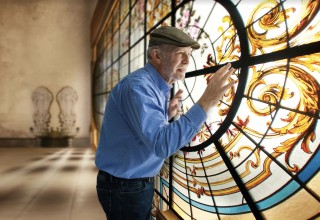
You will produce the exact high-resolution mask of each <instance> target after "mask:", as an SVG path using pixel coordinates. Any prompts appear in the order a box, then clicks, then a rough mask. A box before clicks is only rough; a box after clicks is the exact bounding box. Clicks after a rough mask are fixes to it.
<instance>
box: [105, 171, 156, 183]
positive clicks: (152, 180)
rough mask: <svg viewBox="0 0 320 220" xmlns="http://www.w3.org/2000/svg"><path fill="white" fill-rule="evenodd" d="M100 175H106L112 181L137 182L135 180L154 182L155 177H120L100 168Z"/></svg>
mask: <svg viewBox="0 0 320 220" xmlns="http://www.w3.org/2000/svg"><path fill="white" fill-rule="evenodd" d="M99 175H103V176H105V177H106V178H107V179H108V180H109V181H110V182H114V183H121V182H135V181H143V182H154V177H143V178H133V179H126V178H120V177H116V176H113V175H111V174H110V173H107V172H105V171H103V170H99Z"/></svg>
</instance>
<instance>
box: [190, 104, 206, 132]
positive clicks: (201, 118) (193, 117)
mask: <svg viewBox="0 0 320 220" xmlns="http://www.w3.org/2000/svg"><path fill="white" fill-rule="evenodd" d="M185 116H186V117H187V118H189V119H190V121H192V122H193V124H194V126H195V128H196V129H197V130H200V128H201V126H202V124H203V123H204V122H205V121H206V119H207V113H206V112H205V111H204V110H203V108H202V107H201V106H200V105H199V104H197V103H195V104H194V105H193V106H192V107H191V108H190V109H189V111H188V112H187V113H186V114H185Z"/></svg>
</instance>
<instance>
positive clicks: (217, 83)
mask: <svg viewBox="0 0 320 220" xmlns="http://www.w3.org/2000/svg"><path fill="white" fill-rule="evenodd" d="M230 67H231V64H230V63H228V64H226V65H225V66H223V67H221V68H220V69H219V70H218V71H217V72H215V73H214V74H213V76H212V77H211V78H210V79H209V82H208V86H207V88H206V90H205V91H204V93H203V94H202V96H201V97H200V99H199V100H198V102H197V103H198V104H199V105H200V106H201V107H202V108H203V110H204V111H205V112H206V113H208V112H209V110H210V109H211V108H212V107H214V106H216V105H217V104H218V102H219V100H220V99H221V98H222V96H223V94H224V93H225V92H226V91H227V90H228V89H229V88H231V87H232V86H233V85H234V84H235V83H236V82H237V81H236V80H232V81H231V82H230V83H228V84H227V83H226V82H227V80H228V78H229V77H230V76H231V74H232V73H233V72H234V68H232V67H231V68H230Z"/></svg>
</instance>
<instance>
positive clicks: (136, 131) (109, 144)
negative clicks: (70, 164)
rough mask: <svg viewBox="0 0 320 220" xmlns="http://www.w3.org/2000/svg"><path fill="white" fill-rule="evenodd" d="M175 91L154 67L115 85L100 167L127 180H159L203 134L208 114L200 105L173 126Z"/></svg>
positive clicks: (104, 125)
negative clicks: (166, 166) (168, 162)
mask: <svg viewBox="0 0 320 220" xmlns="http://www.w3.org/2000/svg"><path fill="white" fill-rule="evenodd" d="M171 88H172V87H171V86H169V85H168V84H167V83H166V81H165V80H164V79H163V78H162V77H161V76H160V74H159V73H158V72H157V71H156V70H155V69H154V67H153V66H152V65H151V64H150V63H147V64H146V66H145V67H144V68H141V69H139V70H137V71H135V72H133V73H131V74H129V75H127V76H126V77H125V78H123V79H122V80H121V81H120V82H119V83H118V84H117V85H116V86H115V87H114V89H113V90H112V91H111V92H110V94H109V97H108V100H107V103H106V108H105V113H104V119H103V122H102V127H101V133H100V140H99V144H98V149H97V152H96V166H97V168H98V169H100V170H103V171H106V172H108V173H110V174H111V175H114V176H116V177H121V178H127V179H131V178H141V177H154V176H156V175H157V174H158V172H159V171H160V169H161V167H162V165H163V162H164V160H165V159H166V158H167V157H169V156H171V155H172V154H174V153H175V152H177V151H178V150H179V149H180V148H181V147H183V146H185V145H187V144H188V142H189V141H190V140H191V139H192V138H193V137H194V136H195V135H196V134H197V133H198V132H199V130H200V128H201V125H202V124H203V123H204V121H205V120H206V117H207V116H206V113H205V111H204V110H203V109H202V108H201V107H200V106H199V105H198V104H195V105H194V106H192V108H191V109H190V110H189V111H188V112H187V113H186V114H185V115H183V116H181V117H180V118H179V119H178V120H176V121H174V122H172V123H169V122H168V106H167V105H168V101H169V100H168V99H169V94H170V90H171Z"/></svg>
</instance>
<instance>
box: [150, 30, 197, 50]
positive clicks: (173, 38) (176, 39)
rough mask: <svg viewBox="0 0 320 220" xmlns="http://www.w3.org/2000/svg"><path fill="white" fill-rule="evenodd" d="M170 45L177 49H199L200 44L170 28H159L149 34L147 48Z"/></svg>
mask: <svg viewBox="0 0 320 220" xmlns="http://www.w3.org/2000/svg"><path fill="white" fill-rule="evenodd" d="M161 44H170V45H174V46H177V47H189V46H190V47H191V48H193V49H199V48H200V44H199V43H198V42H197V41H195V40H193V39H192V38H191V37H190V36H189V35H188V34H186V33H185V32H183V31H182V30H180V29H178V28H176V27H172V26H161V27H159V28H157V29H155V30H154V31H152V32H151V34H150V40H149V47H152V46H156V45H161Z"/></svg>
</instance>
